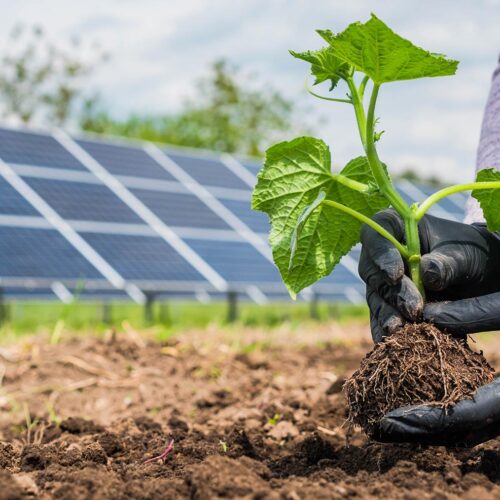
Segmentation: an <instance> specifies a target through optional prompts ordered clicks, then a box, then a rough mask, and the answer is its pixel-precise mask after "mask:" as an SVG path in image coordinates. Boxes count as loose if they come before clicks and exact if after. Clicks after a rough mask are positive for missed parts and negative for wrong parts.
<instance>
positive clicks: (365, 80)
mask: <svg viewBox="0 0 500 500" xmlns="http://www.w3.org/2000/svg"><path fill="white" fill-rule="evenodd" d="M369 81H370V77H369V76H368V75H366V76H365V77H364V78H363V80H361V83H360V85H359V89H358V94H359V98H360V100H361V101H362V100H363V96H364V95H365V89H366V84H367V83H368V82H369Z"/></svg>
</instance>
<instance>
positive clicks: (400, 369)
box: [344, 323, 494, 435]
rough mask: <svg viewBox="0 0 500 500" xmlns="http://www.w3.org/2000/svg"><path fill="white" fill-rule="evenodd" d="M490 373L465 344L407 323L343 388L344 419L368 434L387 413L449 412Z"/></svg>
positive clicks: (368, 357) (490, 377)
mask: <svg viewBox="0 0 500 500" xmlns="http://www.w3.org/2000/svg"><path fill="white" fill-rule="evenodd" d="M493 374H494V370H493V368H492V367H491V366H490V365H489V364H488V362H487V361H486V359H485V358H484V356H483V355H482V354H481V353H477V352H475V351H473V350H472V349H470V348H469V347H468V345H467V343H466V341H465V340H461V339H455V338H453V337H451V336H450V335H447V334H444V333H442V332H441V331H440V330H438V329H437V328H436V327H435V326H433V325H431V324H427V323H420V324H407V325H405V326H404V327H403V328H401V329H400V330H399V331H398V332H396V333H395V334H393V335H391V336H390V337H387V338H386V339H385V340H384V341H383V342H381V343H380V344H377V345H376V346H375V347H374V349H373V350H372V351H371V352H369V353H368V354H367V355H366V356H365V357H364V359H363V360H362V361H361V366H360V368H359V369H358V370H357V371H356V372H354V374H353V375H352V376H351V377H350V378H349V379H348V380H347V381H346V383H345V384H344V393H345V395H346V398H347V401H348V403H349V406H348V416H349V417H348V418H349V421H350V422H352V423H354V424H358V425H360V426H361V427H362V428H363V429H364V430H365V431H366V432H367V434H369V435H370V434H372V432H373V431H374V429H375V427H376V425H377V423H378V422H379V421H380V419H381V418H382V416H383V415H385V414H386V413H387V412H389V411H391V410H394V409H396V408H401V407H404V406H409V405H414V404H422V403H425V404H433V405H439V406H441V407H443V408H448V407H450V406H452V405H453V404H455V403H457V402H458V401H460V400H463V399H471V398H472V396H473V394H474V392H475V391H476V390H477V389H478V388H479V387H481V386H482V385H485V384H488V383H489V382H491V381H492V380H493Z"/></svg>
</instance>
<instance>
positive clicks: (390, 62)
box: [318, 14, 458, 84]
mask: <svg viewBox="0 0 500 500" xmlns="http://www.w3.org/2000/svg"><path fill="white" fill-rule="evenodd" d="M318 33H319V34H320V35H321V36H322V37H323V38H324V39H325V40H326V41H327V42H328V43H329V44H330V46H331V47H332V48H333V49H334V52H335V55H336V56H337V57H338V58H340V59H342V60H343V61H345V62H347V63H348V64H350V65H351V66H354V67H355V68H356V69H357V70H359V71H362V72H363V73H365V74H366V75H368V76H369V77H370V78H371V79H372V80H373V81H374V82H375V83H379V84H380V83H384V82H394V81H397V80H412V79H414V78H423V77H428V76H447V75H453V74H455V71H456V69H457V66H458V61H453V60H450V59H446V57H444V56H443V55H441V54H434V53H432V52H428V51H427V50H424V49H421V48H420V47H417V46H416V45H413V44H412V43H411V42H410V41H409V40H406V39H405V38H402V37H400V36H399V35H397V34H396V33H394V32H393V31H392V30H391V29H390V28H389V27H388V26H387V25H386V24H384V23H383V22H382V21H381V20H380V19H378V18H377V17H376V16H375V15H374V14H372V16H371V19H370V20H369V21H368V22H366V23H364V24H362V23H359V22H357V23H353V24H351V25H350V26H348V27H347V29H346V30H345V31H343V32H342V33H339V34H338V35H334V34H333V33H332V32H331V31H330V30H319V31H318Z"/></svg>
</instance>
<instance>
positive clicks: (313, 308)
mask: <svg viewBox="0 0 500 500" xmlns="http://www.w3.org/2000/svg"><path fill="white" fill-rule="evenodd" d="M318 299H319V297H318V294H317V293H316V292H313V294H312V296H311V301H310V302H309V315H310V316H311V319H313V320H315V321H318V320H319V308H318V302H319V300H318Z"/></svg>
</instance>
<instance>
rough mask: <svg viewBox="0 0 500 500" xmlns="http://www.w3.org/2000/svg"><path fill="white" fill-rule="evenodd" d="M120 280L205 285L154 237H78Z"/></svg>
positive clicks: (200, 278)
mask: <svg viewBox="0 0 500 500" xmlns="http://www.w3.org/2000/svg"><path fill="white" fill-rule="evenodd" d="M82 236H83V238H84V239H85V240H86V241H87V242H88V243H90V245H92V247H93V248H95V249H96V250H97V252H99V254H100V255H102V256H103V257H104V258H105V259H106V260H107V261H108V262H109V263H110V264H111V265H112V266H113V267H114V268H115V269H116V270H117V271H118V272H119V273H120V274H121V275H122V276H123V277H124V278H126V279H128V280H153V281H154V280H162V281H191V282H205V279H204V278H203V276H201V274H199V273H198V272H197V271H196V269H194V268H193V267H192V266H191V265H190V264H189V263H188V262H187V261H186V260H185V259H184V258H183V257H182V256H181V255H179V254H178V253H177V252H175V250H173V248H172V247H170V246H169V245H168V244H167V243H166V242H165V241H163V240H162V239H160V238H157V237H149V236H126V235H116V234H101V233H90V232H89V233H82Z"/></svg>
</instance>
